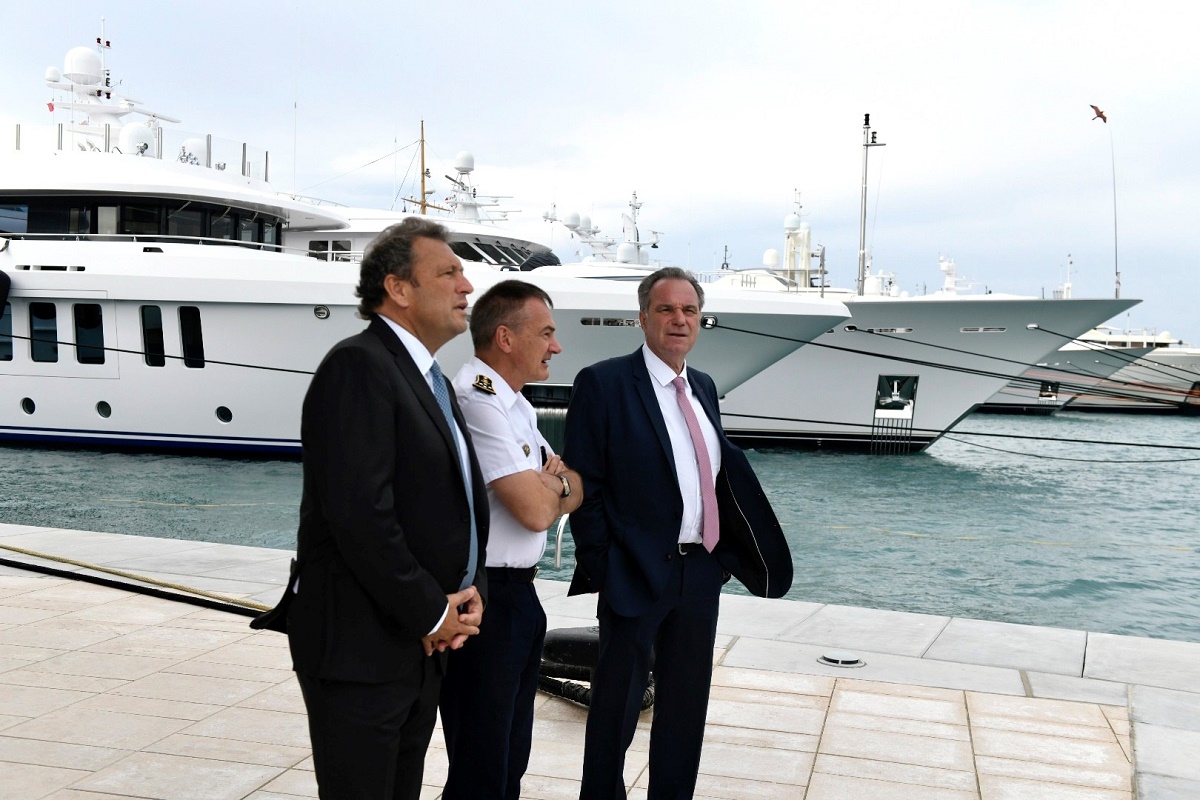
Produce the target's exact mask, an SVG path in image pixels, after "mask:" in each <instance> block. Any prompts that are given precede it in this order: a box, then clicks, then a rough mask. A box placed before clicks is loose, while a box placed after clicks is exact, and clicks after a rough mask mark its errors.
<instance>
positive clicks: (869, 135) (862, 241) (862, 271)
mask: <svg viewBox="0 0 1200 800" xmlns="http://www.w3.org/2000/svg"><path fill="white" fill-rule="evenodd" d="M872 147H885V145H884V143H883V142H877V141H875V134H874V133H873V132H872V131H871V115H870V114H863V173H862V209H861V211H860V212H859V216H858V294H859V296H862V293H863V283H864V282H865V281H866V276H867V152H868V150H869V149H870V148H872Z"/></svg>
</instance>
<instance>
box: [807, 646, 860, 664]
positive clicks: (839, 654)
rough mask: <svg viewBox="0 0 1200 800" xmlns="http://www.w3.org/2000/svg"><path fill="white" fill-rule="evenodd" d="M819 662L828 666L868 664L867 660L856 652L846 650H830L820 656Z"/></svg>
mask: <svg viewBox="0 0 1200 800" xmlns="http://www.w3.org/2000/svg"><path fill="white" fill-rule="evenodd" d="M817 663H818V664H824V665H825V666H827V667H865V666H866V665H867V662H865V661H863V660H862V659H861V658H859V657H858V656H856V655H854V653H849V652H847V651H845V650H830V651H829V652H827V653H825V654H823V655H822V656H821V657H820V658H818V659H817Z"/></svg>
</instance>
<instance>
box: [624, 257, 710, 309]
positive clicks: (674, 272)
mask: <svg viewBox="0 0 1200 800" xmlns="http://www.w3.org/2000/svg"><path fill="white" fill-rule="evenodd" d="M669 280H681V281H687V282H688V283H690V284H691V285H692V288H693V289H695V290H696V297H698V298H699V299H700V308H704V287H702V286H701V285H700V281H698V280H696V276H695V275H693V274H692V273H690V272H688V271H687V270H686V269H680V268H679V267H663V268H662V269H657V270H655V271H654V272H651V273H650V274H649V275H647V276H646V277H645V278H643V279H642V282H641V283H640V284H638V310H640V311H641V312H642V313H643V314H648V313H649V312H650V290H651V289H653V288H654V285H655V284H656V283H658V282H659V281H669Z"/></svg>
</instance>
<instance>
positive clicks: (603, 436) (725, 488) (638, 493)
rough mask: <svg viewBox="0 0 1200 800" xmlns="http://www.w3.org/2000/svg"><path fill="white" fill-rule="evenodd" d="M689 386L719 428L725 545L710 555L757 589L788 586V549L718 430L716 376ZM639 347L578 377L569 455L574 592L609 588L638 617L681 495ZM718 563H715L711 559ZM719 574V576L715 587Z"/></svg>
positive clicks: (665, 560)
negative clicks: (578, 480) (574, 476)
mask: <svg viewBox="0 0 1200 800" xmlns="http://www.w3.org/2000/svg"><path fill="white" fill-rule="evenodd" d="M687 379H688V382H689V383H690V384H691V386H692V391H693V392H694V393H695V395H696V398H697V399H698V400H699V402H700V406H701V407H702V408H703V409H704V413H705V414H706V415H707V416H708V420H709V422H711V423H712V425H713V427H714V428H716V430H717V435H718V438H719V439H720V442H721V464H722V468H721V472H720V474H719V475H718V476H717V479H716V483H717V497H718V503H719V504H720V507H721V541H720V544H718V546H717V549H716V550H715V551H714V555H716V556H717V561H718V562H719V563H720V565H721V566H722V567H724V569H725V570H727V571H728V572H730V573H732V574H733V575H734V576H735V577H737V578H738V580H740V581H741V582H742V583H744V584H745V585H746V586H747V588H749V589H750V591H751V592H753V593H754V594H758V595H760V596H770V597H779V596H782V594H783V593H784V592H786V591H787V589H788V588H789V587H790V586H791V579H792V562H791V553H790V551H789V549H788V546H787V542H786V541H785V540H784V538H783V532H782V530H781V529H780V528H779V523H778V521H777V520H776V518H775V515H774V512H773V511H772V510H771V507H770V504H769V503H768V502H767V500H766V496H765V495H764V494H763V492H762V488H761V487H760V486H759V483H758V479H757V478H756V477H755V476H754V472H753V470H752V469H751V468H750V464H749V462H748V461H747V460H746V457H745V455H744V454H743V453H742V451H741V450H739V449H738V448H737V447H736V446H735V445H733V444H732V443H730V441H729V440H728V438H726V436H725V432H724V430H723V429H722V428H721V415H720V411H719V410H718V407H717V390H716V385H715V384H714V383H713V381H712V378H710V377H709V376H708V375H706V374H704V373H703V372H700V371H699V370H695V369H691V368H689V369H688V370H687ZM652 380H653V379H652V378H651V377H650V373H649V371H648V370H647V369H646V362H645V357H644V356H643V355H642V350H641V348H639V349H637V350H636V351H634V352H633V353H632V354H630V355H627V356H620V357H618V358H613V359H609V360H607V361H602V362H600V363H598V364H593V365H592V366H590V367H588V368H586V369H584V370H582V371H581V372H580V373H579V374H578V375H577V376H576V378H575V384H574V387H573V389H572V391H571V405H570V409H569V410H568V412H567V426H566V442H565V447H564V448H563V460H564V461H565V462H566V463H567V464H570V465H571V468H572V469H574V470H577V471H578V472H579V474H580V475H581V476H582V478H583V487H584V500H583V503H582V504H581V505H580V506H579V509H578V510H576V511H575V512H574V513H573V514H571V535H572V538H573V539H574V541H575V559H576V571H575V577H574V580H573V581H572V585H571V593H572V594H579V593H582V592H588V591H599V590H604V592H605V597H606V599H607V601H608V602H609V603H610V604H611V605H612V607H613V609H614V610H615V611H616V612H617V613H619V614H622V615H624V616H637V615H639V614H641V613H643V612H644V611H645V610H646V609H647V608H648V607H649V605H650V604H651V603H653V602H654V601H655V600H657V598H658V597H659V596H660V595H661V593H662V590H663V587H664V585H665V584H666V581H667V579H668V578H669V577H670V574H671V566H672V564H671V560H670V558H669V556H671V554H672V553H675V552H676V544H677V542H678V539H679V525H680V521H681V520H682V518H683V498H682V496H681V494H680V490H679V480H678V477H677V476H676V474H675V461H674V458H673V455H672V451H671V441H670V438H669V436H668V434H667V427H666V422H665V421H664V420H663V416H662V410H661V409H660V408H659V405H658V399H657V397H656V396H655V394H654V385H653V383H652ZM707 563H710V564H711V563H712V562H707ZM720 581H721V575H720V574H716V575H715V576H714V585H716V586H719V585H720Z"/></svg>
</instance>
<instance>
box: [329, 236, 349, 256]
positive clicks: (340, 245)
mask: <svg viewBox="0 0 1200 800" xmlns="http://www.w3.org/2000/svg"><path fill="white" fill-rule="evenodd" d="M331 244H332V245H333V249H332V251H331V252H330V260H331V261H352V260H353V259H352V258H351V257H350V240H349V239H335V240H334V241H333V242H331Z"/></svg>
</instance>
